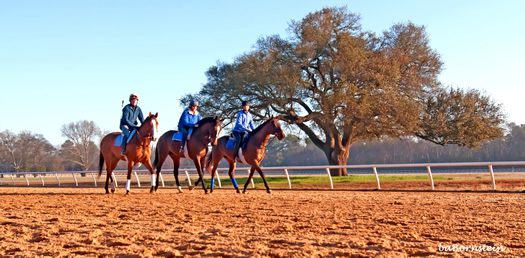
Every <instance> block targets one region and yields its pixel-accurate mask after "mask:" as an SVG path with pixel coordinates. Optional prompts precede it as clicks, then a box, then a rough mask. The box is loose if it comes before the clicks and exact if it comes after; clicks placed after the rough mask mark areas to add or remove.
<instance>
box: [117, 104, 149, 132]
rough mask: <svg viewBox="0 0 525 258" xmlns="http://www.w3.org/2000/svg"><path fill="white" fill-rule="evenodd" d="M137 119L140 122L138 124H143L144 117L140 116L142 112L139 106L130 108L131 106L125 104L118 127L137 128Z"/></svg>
mask: <svg viewBox="0 0 525 258" xmlns="http://www.w3.org/2000/svg"><path fill="white" fill-rule="evenodd" d="M137 118H138V120H139V121H140V124H142V123H143V122H144V115H142V110H141V109H140V107H139V106H136V107H135V108H132V107H131V104H127V105H126V106H124V108H123V109H122V118H120V126H123V125H125V126H128V127H129V129H132V128H133V127H138V123H137Z"/></svg>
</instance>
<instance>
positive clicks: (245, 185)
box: [242, 166, 255, 193]
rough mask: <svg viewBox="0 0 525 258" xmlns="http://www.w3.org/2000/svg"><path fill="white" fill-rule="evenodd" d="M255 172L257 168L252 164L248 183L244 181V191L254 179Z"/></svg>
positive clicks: (243, 191) (244, 191)
mask: <svg viewBox="0 0 525 258" xmlns="http://www.w3.org/2000/svg"><path fill="white" fill-rule="evenodd" d="M254 172H255V168H254V167H253V166H252V168H250V175H248V179H246V183H244V189H243V190H242V193H246V188H248V185H249V184H250V181H251V180H252V177H253V173H254Z"/></svg>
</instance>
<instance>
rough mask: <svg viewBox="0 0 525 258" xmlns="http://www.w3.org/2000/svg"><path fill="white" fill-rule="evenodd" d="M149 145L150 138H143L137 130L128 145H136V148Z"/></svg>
mask: <svg viewBox="0 0 525 258" xmlns="http://www.w3.org/2000/svg"><path fill="white" fill-rule="evenodd" d="M139 135H140V136H139ZM150 143H151V137H143V136H142V133H141V132H140V129H139V130H137V131H136V132H135V133H134V134H133V138H131V140H130V141H129V143H128V145H129V144H136V145H138V146H149V145H150Z"/></svg>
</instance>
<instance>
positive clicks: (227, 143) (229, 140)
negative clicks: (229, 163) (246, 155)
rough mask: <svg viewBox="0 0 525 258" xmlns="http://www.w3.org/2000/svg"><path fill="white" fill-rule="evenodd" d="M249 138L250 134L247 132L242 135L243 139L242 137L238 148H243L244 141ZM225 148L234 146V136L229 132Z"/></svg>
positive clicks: (244, 146)
mask: <svg viewBox="0 0 525 258" xmlns="http://www.w3.org/2000/svg"><path fill="white" fill-rule="evenodd" d="M249 139H250V135H249V134H247V135H246V136H244V139H242V142H241V143H240V144H239V146H240V147H239V149H244V148H246V143H247V142H248V140H249ZM225 147H226V149H230V150H231V149H233V148H234V147H235V137H233V134H230V135H229V137H228V140H227V141H226V146H225Z"/></svg>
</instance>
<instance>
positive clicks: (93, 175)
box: [91, 173, 97, 187]
mask: <svg viewBox="0 0 525 258" xmlns="http://www.w3.org/2000/svg"><path fill="white" fill-rule="evenodd" d="M91 176H92V177H93V182H95V187H97V179H95V174H94V173H91Z"/></svg>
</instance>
